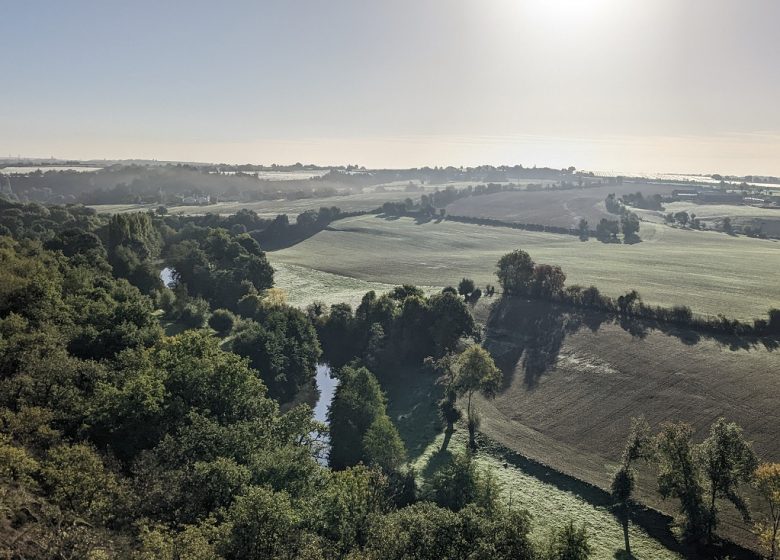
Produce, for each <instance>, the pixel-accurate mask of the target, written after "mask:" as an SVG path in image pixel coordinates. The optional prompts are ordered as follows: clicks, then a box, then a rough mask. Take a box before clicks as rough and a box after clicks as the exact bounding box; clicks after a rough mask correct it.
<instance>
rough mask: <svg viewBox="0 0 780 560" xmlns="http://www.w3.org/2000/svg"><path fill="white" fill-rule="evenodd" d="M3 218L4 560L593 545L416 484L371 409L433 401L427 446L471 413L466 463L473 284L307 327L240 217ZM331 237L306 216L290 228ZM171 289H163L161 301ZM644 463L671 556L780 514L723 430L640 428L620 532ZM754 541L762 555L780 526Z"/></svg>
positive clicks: (525, 291)
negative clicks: (763, 511)
mask: <svg viewBox="0 0 780 560" xmlns="http://www.w3.org/2000/svg"><path fill="white" fill-rule="evenodd" d="M0 204H1V205H0V224H1V225H0V384H1V385H2V387H0V496H2V502H1V503H2V506H3V507H2V510H0V551H2V554H4V555H5V556H6V557H8V558H18V559H22V558H25V559H38V558H40V559H48V558H92V559H103V558H133V559H152V558H154V559H157V558H163V559H178V558H188V559H190V558H192V559H198V558H202V559H214V558H224V559H226V560H227V559H248V558H258V559H259V558H290V559H292V558H311V559H335V558H351V559H358V558H366V559H380V558H382V559H385V558H387V559H393V558H397V559H402V558H403V559H443V558H447V559H475V560H476V559H502V558H505V559H515V560H517V559H537V560H547V559H549V560H558V559H560V560H564V559H584V558H588V557H589V554H590V550H591V547H590V545H589V544H588V541H589V535H588V533H587V531H586V529H585V528H583V527H581V526H577V525H575V524H573V523H569V524H568V525H565V526H564V528H563V529H560V530H558V531H553V532H552V533H550V534H549V535H548V537H547V539H546V540H545V541H543V542H535V541H532V540H531V538H530V537H529V533H530V530H531V527H532V526H533V523H534V521H533V519H532V518H531V517H530V515H529V514H527V513H526V512H525V511H523V510H522V509H520V508H518V507H517V506H511V505H510V504H509V503H506V502H505V501H504V500H502V499H501V497H500V492H499V488H498V486H497V483H496V481H495V479H494V478H493V477H492V476H491V474H490V472H486V471H483V470H481V469H480V468H478V467H477V465H476V463H475V462H474V460H473V456H472V452H471V450H467V451H466V452H464V453H462V454H460V455H457V456H456V458H455V459H454V461H452V463H451V464H449V465H447V466H446V467H445V468H443V469H441V470H439V471H438V472H437V473H435V475H434V476H431V477H428V478H426V479H425V480H422V479H420V478H419V476H418V474H417V473H415V472H414V471H413V470H411V469H410V468H409V467H408V465H407V462H406V452H405V449H404V443H403V441H402V439H401V437H400V435H399V433H398V430H397V429H396V427H395V426H394V424H393V422H392V420H391V419H390V418H389V416H388V414H387V402H386V398H385V395H384V393H383V390H382V386H383V382H384V381H386V380H387V379H388V378H389V377H391V376H393V375H394V374H395V372H396V371H397V369H398V368H399V367H401V366H406V367H414V368H416V369H417V371H419V375H433V376H437V377H438V378H439V383H440V387H441V389H442V391H441V393H442V395H443V396H442V400H441V402H440V403H439V407H440V410H441V413H442V414H441V415H442V421H441V424H442V429H448V430H451V429H452V428H453V424H454V423H455V422H458V420H459V418H460V417H461V415H462V412H461V410H463V408H464V407H465V413H466V414H465V419H464V420H465V422H466V424H467V426H468V429H469V434H470V436H471V437H470V448H474V447H476V445H477V441H476V438H475V432H476V429H477V427H478V423H479V418H478V411H477V410H476V408H475V407H474V406H472V397H473V395H475V394H477V393H480V394H484V395H486V396H490V395H491V394H494V393H495V391H496V390H497V388H498V386H499V382H500V375H501V374H500V372H499V370H498V369H497V368H496V366H495V364H494V363H493V360H492V358H491V356H490V354H489V353H488V352H487V351H485V350H483V349H482V348H481V346H480V345H479V343H480V340H481V333H480V330H479V328H478V327H477V326H476V325H475V324H474V321H473V319H472V316H471V314H470V312H469V307H468V303H467V300H473V299H474V294H475V292H476V290H477V288H475V287H474V285H473V283H471V284H469V282H468V281H467V279H464V281H463V282H461V286H459V287H460V290H456V289H454V288H448V289H445V290H444V291H443V292H442V293H439V294H434V295H430V296H426V295H425V294H424V293H423V292H422V291H420V290H419V289H418V288H416V287H414V286H407V285H405V286H399V287H397V288H395V289H394V290H393V291H391V292H390V293H388V294H383V295H377V294H375V293H373V292H370V293H368V294H366V295H365V297H364V298H363V300H362V302H361V303H360V305H359V306H358V307H357V308H356V309H354V310H353V309H352V308H351V307H350V306H348V305H346V304H341V305H333V306H330V307H327V306H324V305H321V304H313V305H312V306H310V307H309V308H308V309H306V310H305V311H302V310H299V309H296V308H293V307H290V306H288V305H286V304H285V303H284V298H283V297H282V294H281V293H280V292H279V290H277V289H275V288H274V287H273V286H274V282H273V268H272V267H271V266H270V265H269V263H268V261H267V259H266V255H265V253H264V251H263V245H262V244H259V243H258V240H257V237H258V236H257V235H252V232H253V231H255V230H257V229H258V228H256V227H255V226H257V225H258V221H257V217H256V216H252V213H243V214H241V213H240V214H239V215H236V216H231V217H225V218H220V217H193V218H183V217H171V216H166V215H164V214H163V213H136V214H124V215H113V216H105V215H99V214H97V213H96V212H94V211H92V210H90V209H87V208H84V207H82V206H43V205H40V204H27V205H21V204H17V203H12V202H7V201H3V202H2V203H0ZM336 215H338V213H337V212H336ZM321 216H322V217H321ZM333 216H334V214H333V212H332V211H330V210H328V211H327V212H324V211H320V213H317V215H316V216H309V218H311V219H312V220H313V222H309V221H307V220H308V218H303V220H302V221H301V222H300V223H301V224H302V226H301V227H315V226H316V224H317V223H318V222H319V223H324V222H325V221H327V220H329V219H332V217H333ZM312 224H313V225H312ZM264 229H265V228H264ZM280 231H286V230H285V229H284V228H280ZM266 235H269V234H266ZM266 241H268V242H269V243H270V242H272V241H273V240H272V238H271V237H270V236H269V237H268V238H266ZM163 266H169V267H171V268H172V269H173V271H174V284H173V287H168V286H164V285H163V283H162V281H161V280H160V274H159V273H160V269H161V268H162V267H163ZM498 278H499V283H500V284H501V286H502V289H503V292H504V293H505V294H507V295H513V294H514V295H522V296H532V297H539V298H552V299H562V298H564V297H566V298H569V299H570V300H571V301H572V302H575V303H579V304H583V305H584V304H586V303H587V304H588V305H601V306H606V307H609V308H610V309H612V310H614V311H615V312H618V313H626V314H628V313H638V312H639V311H640V310H642V309H643V308H642V307H641V305H640V304H639V302H638V300H637V299H636V298H631V299H630V300H626V298H622V299H621V298H618V299H617V300H615V301H613V300H607V299H605V298H603V297H601V296H599V297H596V296H598V294H597V293H594V292H593V291H592V289H591V291H588V290H584V291H583V290H581V289H574V288H566V287H565V285H564V283H565V275H564V274H563V272H562V271H561V270H560V269H559V268H558V267H554V266H547V265H539V264H535V263H533V261H532V260H531V259H530V257H529V256H528V255H527V254H526V253H523V252H522V251H517V252H515V253H511V254H509V255H507V256H505V257H504V258H502V259H501V261H500V262H499V264H498ZM480 292H481V290H480ZM486 293H488V294H490V293H492V290H491V289H490V288H489V287H488V288H487V289H486ZM476 297H477V298H478V297H479V296H476ZM577 298H579V299H577ZM646 312H647V311H643V313H646ZM654 313H656V315H658V316H657V317H656V318H657V319H659V320H660V319H664V320H665V318H664V317H661V316H660V311H654ZM677 319H678V320H679V318H677ZM777 320H778V318H776V316H772V318H771V319H770V320H769V321H768V322H767V323H766V324H765V325H763V327H762V328H764V329H769V328H776V327H777V324H776V321H777ZM163 327H166V328H167V329H172V332H173V331H178V334H175V335H172V334H171V335H167V334H166V333H165V331H164V328H163ZM756 328H757V327H756ZM322 361H324V362H327V363H328V364H330V366H331V367H332V369H333V371H334V372H335V374H336V375H337V376H338V378H339V381H340V383H339V386H338V389H337V391H336V395H335V397H334V400H333V402H332V405H331V407H330V411H329V414H328V419H329V428H328V427H326V426H325V425H323V424H321V423H319V422H317V421H315V420H314V418H313V416H312V411H311V409H310V408H309V407H308V406H307V405H297V406H295V405H294V403H295V399H296V396H297V395H298V394H299V393H300V391H301V390H302V389H304V388H307V387H309V388H310V387H311V385H312V382H313V377H314V374H315V366H316V364H317V363H319V362H322ZM328 432H329V436H330V449H329V450H328V449H327V448H326V447H325V445H324V440H323V438H324V436H325V435H326V434H327V433H328ZM325 455H327V456H328V459H329V466H327V467H326V466H323V464H322V460H323V458H324V456H325ZM649 460H654V461H657V462H658V464H659V465H660V471H659V475H658V476H659V488H660V491H661V493H662V494H663V495H664V496H666V497H669V499H675V500H677V501H678V502H679V508H680V512H681V518H682V519H683V520H684V522H683V528H684V530H685V535H686V536H687V538H689V539H690V541H691V542H692V543H694V545H696V546H700V547H703V549H704V550H710V549H709V548H707V547H710V546H712V545H714V544H717V533H716V530H717V523H718V511H719V504H721V503H722V502H724V501H728V502H731V503H733V504H734V505H735V506H736V507H737V508H739V509H740V511H743V512H744V513H745V515H746V518H748V517H749V510H748V509H747V507H746V505H745V503H744V501H743V500H742V498H741V493H740V491H741V486H742V485H744V484H746V483H749V482H754V483H756V484H758V485H759V487H760V488H761V487H762V486H760V485H761V484H764V486H763V488H765V489H766V492H765V495H766V496H767V499H768V500H769V501H770V503H774V504H775V505H778V506H780V504H778V502H780V469H778V468H777V467H776V466H772V465H765V466H763V467H758V468H757V466H758V459H757V458H756V457H755V455H754V454H753V452H752V450H751V449H750V446H749V444H747V443H746V442H745V440H744V438H743V436H742V434H741V431H740V430H739V428H738V427H737V426H734V425H732V424H728V423H726V422H718V423H717V424H716V425H714V426H713V428H712V435H711V437H710V438H709V439H707V440H706V441H705V442H704V443H703V444H699V445H695V444H693V443H692V440H691V433H690V428H689V427H686V426H685V425H678V424H673V425H668V426H665V427H663V428H662V429H661V431H660V433H659V434H658V435H651V434H649V428H647V427H646V426H644V425H642V424H641V423H640V422H637V424H636V426H635V427H634V430H633V431H632V434H631V436H630V437H629V442H628V445H627V448H626V454H625V458H624V461H623V464H622V465H621V467H620V469H619V471H618V472H617V473H616V476H615V483H614V488H613V494H614V496H615V501H616V508H617V509H616V511H617V512H618V514H620V515H622V516H623V517H622V519H623V520H624V524H625V526H626V527H628V524H629V520H630V518H631V516H630V512H631V509H632V508H633V507H636V504H634V502H633V501H632V491H633V485H634V469H635V464H636V463H637V462H640V461H649ZM762 469H763V471H762ZM772 500H774V502H772ZM779 518H780V517H779ZM762 522H765V523H766V525H765V528H764V533H765V535H766V539H767V542H770V540H769V539H774V540H775V541H776V538H777V527H778V525H777V523H778V520H777V518H770V519H768V520H764V519H762ZM772 523H774V530H775V533H774V534H773V533H772ZM629 546H630V543H629V542H628V533H627V532H626V548H627V549H628V547H629Z"/></svg>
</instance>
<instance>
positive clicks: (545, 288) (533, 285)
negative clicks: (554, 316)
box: [529, 264, 566, 298]
mask: <svg viewBox="0 0 780 560" xmlns="http://www.w3.org/2000/svg"><path fill="white" fill-rule="evenodd" d="M565 283H566V274H564V273H563V270H561V267H560V266H551V265H549V264H537V265H536V266H534V273H533V276H532V278H531V282H530V285H529V291H530V293H531V294H532V295H534V296H536V297H542V298H551V297H557V296H559V295H560V294H561V292H563V286H564V284H565Z"/></svg>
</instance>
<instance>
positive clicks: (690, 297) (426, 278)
mask: <svg viewBox="0 0 780 560" xmlns="http://www.w3.org/2000/svg"><path fill="white" fill-rule="evenodd" d="M640 235H641V236H642V238H643V239H644V241H643V242H642V243H638V244H635V245H621V244H604V243H601V242H599V241H596V240H590V241H588V242H581V241H579V240H578V239H577V238H576V237H574V236H568V235H558V234H551V233H541V232H528V231H520V230H513V229H509V228H500V227H489V226H476V225H472V224H461V223H455V222H448V221H446V220H445V221H443V222H437V221H431V222H427V223H416V222H415V220H413V219H411V218H398V219H385V218H382V217H379V216H360V217H356V218H348V219H344V220H339V221H337V222H334V223H333V224H331V225H330V226H329V227H328V228H327V229H326V230H324V231H322V232H320V233H318V234H316V235H314V236H313V237H311V238H309V239H307V240H305V241H303V242H301V243H298V244H297V245H294V246H292V247H289V248H287V249H284V250H281V251H276V252H273V253H271V254H270V255H269V258H270V260H271V261H272V263H281V264H286V265H296V266H298V267H303V269H310V270H317V271H322V272H328V273H331V274H335V275H338V276H345V277H348V278H350V279H358V280H363V281H367V282H378V283H380V284H388V285H390V284H392V285H395V284H400V283H413V284H420V285H426V286H439V287H441V286H446V285H454V284H457V282H458V281H459V280H460V279H461V278H462V277H463V276H468V277H471V278H473V279H474V280H475V281H476V282H477V284H478V285H484V284H485V283H488V282H489V283H492V284H495V283H496V278H495V265H496V262H497V261H498V259H499V258H500V257H501V255H503V254H505V253H506V252H508V251H511V250H513V249H524V250H526V251H528V252H529V253H530V255H531V256H532V257H533V258H534V259H535V260H536V261H537V262H546V263H551V264H558V265H560V266H561V267H563V270H564V272H565V273H566V274H567V284H582V285H591V284H593V285H595V286H597V287H598V288H599V289H600V290H602V292H604V293H607V294H610V295H613V296H617V295H619V294H621V293H625V292H626V291H627V290H629V289H632V288H635V289H637V290H639V292H640V293H641V294H642V296H643V298H644V300H645V301H646V302H648V303H651V304H659V305H675V304H682V305H689V306H691V308H692V309H693V310H694V311H695V312H697V313H701V314H711V315H715V314H718V313H723V314H725V315H727V316H730V317H738V318H742V319H749V318H754V317H763V316H765V314H766V312H767V309H768V308H769V307H770V306H771V305H774V306H780V282H776V281H774V280H773V279H776V278H777V274H778V272H780V243H778V242H776V241H771V240H759V239H749V238H746V237H731V236H728V235H725V234H722V233H716V232H698V231H688V230H680V229H675V228H670V227H667V226H664V225H661V224H652V223H643V224H642V231H640ZM299 271H300V269H299ZM306 274H308V273H306ZM349 282H352V280H349ZM315 291H316V290H315Z"/></svg>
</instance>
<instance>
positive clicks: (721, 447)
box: [700, 418, 758, 542]
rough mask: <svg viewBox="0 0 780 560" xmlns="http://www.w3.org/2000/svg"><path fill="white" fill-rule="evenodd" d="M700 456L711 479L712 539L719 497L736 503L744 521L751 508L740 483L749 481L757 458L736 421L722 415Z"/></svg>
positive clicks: (710, 511)
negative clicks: (743, 495) (740, 489)
mask: <svg viewBox="0 0 780 560" xmlns="http://www.w3.org/2000/svg"><path fill="white" fill-rule="evenodd" d="M700 456H701V461H702V466H703V469H704V474H705V475H706V477H707V479H708V481H709V493H710V496H709V499H710V503H709V515H708V516H707V521H708V523H707V540H708V541H710V542H712V538H713V533H714V531H715V529H716V527H717V523H718V510H717V507H716V500H717V499H718V498H722V499H726V500H728V501H730V502H731V503H732V504H734V507H736V508H737V511H739V513H740V514H741V515H742V517H743V518H744V519H745V521H748V520H750V511H749V509H748V505H747V503H746V502H745V499H744V498H743V497H742V496H741V495H740V494H739V485H740V483H745V482H749V481H750V479H751V478H752V476H753V473H754V471H755V470H756V467H757V466H758V459H757V458H756V454H755V453H754V452H753V449H752V448H751V446H750V444H749V443H748V442H747V441H745V438H744V436H743V434H742V429H741V428H740V427H739V426H737V425H736V424H735V423H733V422H732V423H728V422H726V420H725V419H724V418H719V419H718V420H717V421H716V422H715V423H714V424H713V425H712V428H711V429H710V437H708V438H707V439H706V440H705V441H704V442H703V443H702V444H701V449H700Z"/></svg>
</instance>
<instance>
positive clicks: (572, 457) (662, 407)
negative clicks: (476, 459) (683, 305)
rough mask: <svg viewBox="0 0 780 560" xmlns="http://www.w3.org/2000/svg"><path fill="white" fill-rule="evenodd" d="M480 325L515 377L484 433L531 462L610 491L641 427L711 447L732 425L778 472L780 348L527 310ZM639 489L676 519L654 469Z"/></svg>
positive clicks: (516, 303)
mask: <svg viewBox="0 0 780 560" xmlns="http://www.w3.org/2000/svg"><path fill="white" fill-rule="evenodd" d="M476 316H477V317H478V319H479V320H480V321H481V322H483V323H485V324H487V325H488V328H487V337H486V338H487V340H486V343H485V345H486V347H487V348H488V349H489V350H490V351H491V353H492V354H493V355H494V357H495V358H496V360H497V363H498V364H499V365H500V366H501V368H502V370H503V371H504V375H505V383H504V386H503V388H502V390H501V391H500V393H499V394H498V396H497V398H496V399H495V400H492V401H486V400H484V399H480V400H479V404H478V406H479V410H480V412H481V414H482V427H481V430H482V431H483V432H484V433H485V434H487V435H488V436H489V437H491V438H493V439H494V440H496V441H498V442H500V443H501V444H503V445H506V446H507V447H509V448H511V449H514V450H516V451H517V452H519V453H521V454H522V455H524V456H527V457H530V458H532V459H535V460H537V461H540V462H542V463H544V464H546V465H550V466H551V467H553V468H554V469H556V470H558V471H561V472H564V473H566V474H569V475H571V476H573V477H576V478H577V479H580V480H585V481H588V482H590V483H592V484H595V485H597V486H599V487H601V488H605V489H606V488H608V487H609V482H610V475H611V473H612V472H613V468H614V466H615V464H616V462H617V461H618V460H619V458H620V454H621V452H622V447H623V444H624V440H625V437H626V435H627V433H628V430H629V425H630V421H631V418H632V417H638V416H644V417H645V418H646V419H647V420H648V422H650V424H651V425H652V426H654V427H657V426H659V425H660V424H662V423H664V422H672V421H685V422H689V423H691V424H692V425H693V426H694V428H695V430H696V438H697V439H699V440H701V439H704V438H705V437H706V435H707V434H708V431H709V427H710V425H711V424H712V423H713V422H714V421H715V420H716V419H717V418H719V417H721V416H723V417H725V418H726V419H728V420H729V421H734V422H737V423H738V424H739V425H740V426H742V427H743V428H744V430H745V432H746V434H747V436H748V438H749V439H750V440H752V441H753V443H754V448H755V450H756V452H757V453H758V454H759V456H761V457H762V458H763V459H764V460H769V461H778V460H780V441H778V439H777V430H778V426H780V408H779V407H778V403H780V348H773V343H771V342H767V344H764V343H762V342H760V341H755V340H739V339H731V338H725V339H713V338H708V337H706V336H703V335H696V334H695V333H691V332H689V331H671V332H669V333H662V332H659V331H657V330H652V329H649V330H647V331H645V332H641V328H640V327H641V325H624V326H625V327H626V328H627V329H629V330H632V331H633V334H631V333H630V332H629V331H627V330H625V329H624V328H621V327H620V326H618V325H616V324H607V323H604V324H601V325H599V324H598V323H599V321H598V317H596V316H594V315H593V314H591V315H589V316H585V317H584V318H582V317H579V318H578V317H577V316H576V313H575V314H574V315H572V310H571V309H569V310H566V309H559V308H556V307H555V306H551V305H549V304H544V303H539V302H536V303H529V302H525V301H523V300H510V301H508V302H503V303H495V304H494V305H493V308H492V309H491V306H490V305H489V304H488V303H487V302H483V303H482V304H480V305H478V306H477V309H476ZM774 344H777V342H775V343H774ZM640 489H641V492H640V498H641V500H642V502H643V503H648V504H650V505H652V506H654V507H657V508H659V509H662V510H664V511H666V512H668V513H673V512H674V510H675V508H676V503H675V502H674V501H669V502H663V501H661V500H660V498H659V496H658V494H657V493H656V492H655V480H654V478H653V477H652V472H651V471H650V470H649V469H643V474H642V476H641V478H640ZM726 511H727V518H726V523H725V524H724V533H725V534H726V535H728V536H729V537H732V538H734V539H736V540H738V541H739V542H741V543H745V544H750V543H751V541H752V536H751V534H750V532H749V528H748V527H747V526H746V525H745V524H744V523H742V522H741V520H740V519H739V518H738V515H737V513H736V512H735V511H734V510H732V509H730V508H727V510H726Z"/></svg>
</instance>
